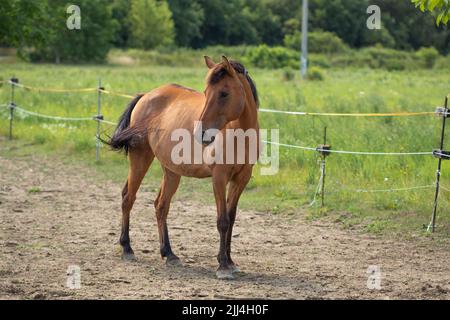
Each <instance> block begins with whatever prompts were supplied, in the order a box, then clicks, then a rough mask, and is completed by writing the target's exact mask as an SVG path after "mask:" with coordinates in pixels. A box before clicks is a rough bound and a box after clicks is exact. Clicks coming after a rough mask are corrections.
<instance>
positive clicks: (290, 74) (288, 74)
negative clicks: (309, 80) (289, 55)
mask: <svg viewBox="0 0 450 320" xmlns="http://www.w3.org/2000/svg"><path fill="white" fill-rule="evenodd" d="M294 78H295V72H294V71H293V70H292V69H291V68H284V69H283V80H285V81H292V80H294Z"/></svg>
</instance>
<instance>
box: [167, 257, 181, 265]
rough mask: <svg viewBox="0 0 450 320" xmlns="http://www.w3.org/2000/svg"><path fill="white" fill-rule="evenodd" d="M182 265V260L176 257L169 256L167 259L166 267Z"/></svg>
mask: <svg viewBox="0 0 450 320" xmlns="http://www.w3.org/2000/svg"><path fill="white" fill-rule="evenodd" d="M181 265H182V263H181V260H180V258H178V257H177V256H176V255H172V256H169V257H167V259H166V266H169V267H176V266H181Z"/></svg>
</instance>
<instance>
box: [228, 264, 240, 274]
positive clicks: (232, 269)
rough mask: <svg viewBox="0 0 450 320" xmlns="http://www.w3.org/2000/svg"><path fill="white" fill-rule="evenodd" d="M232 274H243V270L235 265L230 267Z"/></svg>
mask: <svg viewBox="0 0 450 320" xmlns="http://www.w3.org/2000/svg"><path fill="white" fill-rule="evenodd" d="M230 269H231V273H239V272H241V269H239V267H238V266H237V265H235V264H232V265H230Z"/></svg>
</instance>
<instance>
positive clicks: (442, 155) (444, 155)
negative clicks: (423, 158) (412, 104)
mask: <svg viewBox="0 0 450 320" xmlns="http://www.w3.org/2000/svg"><path fill="white" fill-rule="evenodd" d="M437 113H438V114H442V128H441V142H440V146H439V149H438V150H433V155H434V156H435V157H437V158H438V168H437V171H436V192H435V194H434V205H433V215H432V216H431V222H430V224H429V225H428V228H427V231H430V230H431V232H434V230H435V228H436V211H437V206H438V198H439V190H440V181H441V165H442V160H448V159H450V153H449V152H448V151H444V138H445V122H446V121H445V120H446V119H447V117H448V116H449V110H448V96H447V97H445V103H444V108H443V109H442V108H438V110H437Z"/></svg>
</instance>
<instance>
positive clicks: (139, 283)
mask: <svg viewBox="0 0 450 320" xmlns="http://www.w3.org/2000/svg"><path fill="white" fill-rule="evenodd" d="M1 146H2V147H1V149H2V152H3V151H4V148H5V147H6V144H5V140H1ZM22 149H23V150H24V151H23V152H22V153H21V155H20V156H16V157H14V158H9V157H4V156H1V157H0V167H1V169H2V170H1V174H0V185H1V189H0V202H1V203H0V228H1V230H0V252H1V256H2V259H1V260H0V298H3V299H17V298H25V299H50V298H56V299H69V298H70V299H81V298H100V299H105V298H113V299H115V298H125V299H127V298H136V299H143V298H160V299H174V298H178V299H189V298H193V299H207V298H212V299H233V298H280V299H291V298H297V299H304V298H306V299H323V298H324V299H330V298H357V299H362V298H379V299H400V298H410V299H418V298H427V299H449V298H450V266H449V264H448V261H449V259H450V253H449V250H448V247H446V246H445V243H443V244H441V245H437V244H436V242H435V241H433V240H432V239H431V238H419V239H412V240H409V241H408V240H399V239H396V238H392V237H381V236H374V235H369V234H366V233H361V232H359V231H356V230H343V229H342V228H339V227H337V226H336V224H335V223H333V222H330V221H322V220H319V221H315V222H310V221H305V220H304V218H303V217H302V215H301V212H299V214H297V215H293V216H288V215H281V216H280V215H277V216H274V215H273V214H270V213H261V212H257V211H247V210H240V211H239V212H238V216H237V221H236V227H235V229H236V231H235V236H234V239H233V247H232V250H233V253H234V257H235V260H236V262H237V263H238V264H239V265H240V267H241V269H242V270H243V271H244V272H243V273H242V274H240V275H239V276H237V277H236V279H235V280H233V281H228V282H224V281H220V280H217V279H216V276H215V267H216V260H215V256H216V254H217V245H216V244H217V240H218V239H217V238H218V235H217V232H216V230H215V207H214V206H204V205H199V204H197V203H196V202H195V201H192V200H190V198H189V197H180V198H178V199H176V200H175V201H174V202H173V205H172V209H171V214H169V218H168V223H169V227H170V228H171V230H172V232H171V236H172V237H171V238H172V239H171V240H172V245H173V248H174V250H176V251H175V252H177V254H178V255H179V257H180V258H181V260H182V262H183V266H181V267H167V266H166V265H165V264H164V262H163V261H162V260H161V258H160V254H159V245H158V234H157V228H156V218H155V214H154V208H153V204H152V200H153V199H154V198H155V196H156V193H155V192H152V191H150V190H149V189H148V188H146V186H144V188H143V189H142V191H141V192H139V194H138V200H137V201H136V204H135V210H134V212H133V213H132V221H133V223H132V227H131V238H132V241H133V244H134V249H135V253H136V257H137V261H136V262H128V261H122V260H121V259H120V255H121V251H120V246H119V244H118V238H119V233H120V216H121V213H120V202H119V201H117V197H116V194H119V193H120V189H121V188H120V186H119V185H118V184H116V183H113V182H111V181H107V180H101V179H99V177H98V176H96V173H95V172H94V171H92V169H87V168H86V167H85V166H81V165H73V164H72V165H68V164H67V163H65V161H64V159H58V160H55V159H53V158H46V157H45V156H36V155H34V154H30V153H27V151H26V150H27V147H26V146H22ZM31 188H35V189H34V190H35V191H34V192H33V191H30V190H31ZM37 188H39V190H37ZM70 265H77V266H79V267H80V280H81V283H80V284H81V287H80V289H70V288H68V287H67V284H66V283H67V277H68V275H67V270H68V267H69V266H70ZM373 265H376V266H379V267H380V270H381V290H377V289H369V288H368V286H367V285H368V283H367V282H368V279H369V278H368V277H369V276H370V273H368V268H369V266H373Z"/></svg>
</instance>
